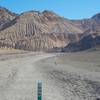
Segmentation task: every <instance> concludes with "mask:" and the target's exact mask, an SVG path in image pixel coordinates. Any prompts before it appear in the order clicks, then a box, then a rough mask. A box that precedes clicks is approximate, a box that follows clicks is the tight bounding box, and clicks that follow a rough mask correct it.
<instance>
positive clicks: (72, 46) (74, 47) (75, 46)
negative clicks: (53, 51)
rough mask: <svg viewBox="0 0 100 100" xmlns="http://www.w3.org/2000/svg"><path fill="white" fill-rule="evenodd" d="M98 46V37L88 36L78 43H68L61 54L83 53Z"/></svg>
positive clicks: (99, 39)
mask: <svg viewBox="0 0 100 100" xmlns="http://www.w3.org/2000/svg"><path fill="white" fill-rule="evenodd" d="M99 46H100V35H98V34H90V35H87V36H84V37H82V38H81V39H80V41H78V42H74V43H69V44H68V46H66V47H64V48H63V49H62V51H63V52H70V51H71V52H75V51H83V50H87V49H91V48H97V47H99Z"/></svg>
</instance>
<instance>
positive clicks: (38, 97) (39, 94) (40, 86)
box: [37, 82, 42, 100]
mask: <svg viewBox="0 0 100 100" xmlns="http://www.w3.org/2000/svg"><path fill="white" fill-rule="evenodd" d="M37 88H38V90H37V100H42V82H38V86H37Z"/></svg>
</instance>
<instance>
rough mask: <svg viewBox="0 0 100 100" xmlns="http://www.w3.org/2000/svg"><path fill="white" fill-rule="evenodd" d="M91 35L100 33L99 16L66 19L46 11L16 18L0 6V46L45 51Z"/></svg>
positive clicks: (24, 14) (23, 14)
mask: <svg viewBox="0 0 100 100" xmlns="http://www.w3.org/2000/svg"><path fill="white" fill-rule="evenodd" d="M90 33H92V34H94V33H97V34H100V14H97V15H95V16H93V17H92V18H90V19H84V20H69V19H66V18H63V17H61V16H59V15H57V14H56V13H54V12H52V11H48V10H45V11H43V12H39V11H27V12H24V13H21V14H19V15H17V14H15V13H12V12H11V11H9V10H7V9H6V8H3V7H0V47H11V48H16V49H24V50H34V51H37V50H38V51H40V50H43V51H44V50H46V51H47V50H51V49H53V48H64V47H65V48H66V47H67V46H68V45H69V44H72V43H78V42H80V40H81V39H82V38H83V37H85V36H88V35H89V34H90Z"/></svg>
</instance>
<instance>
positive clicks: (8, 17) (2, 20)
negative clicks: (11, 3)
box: [0, 7, 17, 30]
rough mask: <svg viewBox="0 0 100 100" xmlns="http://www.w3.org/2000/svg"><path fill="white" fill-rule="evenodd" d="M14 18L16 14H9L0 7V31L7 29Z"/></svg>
mask: <svg viewBox="0 0 100 100" xmlns="http://www.w3.org/2000/svg"><path fill="white" fill-rule="evenodd" d="M16 16H17V14H15V13H12V12H10V11H9V10H8V9H6V8H4V7H0V30H1V29H3V28H5V27H7V25H8V23H9V22H10V21H12V20H13V19H14V18H15V17H16ZM8 26H9V25H8Z"/></svg>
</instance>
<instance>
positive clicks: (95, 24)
mask: <svg viewBox="0 0 100 100" xmlns="http://www.w3.org/2000/svg"><path fill="white" fill-rule="evenodd" d="M72 22H73V23H74V25H76V26H77V27H79V28H80V29H81V30H83V31H84V33H99V34H100V13H98V14H96V15H94V16H93V17H91V18H89V19H83V20H72Z"/></svg>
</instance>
